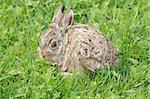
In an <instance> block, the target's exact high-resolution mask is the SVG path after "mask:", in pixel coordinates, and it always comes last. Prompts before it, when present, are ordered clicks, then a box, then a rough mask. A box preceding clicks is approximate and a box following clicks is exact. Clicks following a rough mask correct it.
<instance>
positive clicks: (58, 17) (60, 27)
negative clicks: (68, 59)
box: [38, 7, 73, 63]
mask: <svg viewBox="0 0 150 99" xmlns="http://www.w3.org/2000/svg"><path fill="white" fill-rule="evenodd" d="M63 11H64V7H60V8H58V9H57V10H56V11H55V13H54V16H53V19H52V24H51V26H50V28H49V29H48V30H47V31H46V32H44V33H43V35H42V36H41V38H40V42H39V48H38V51H39V55H40V56H41V57H42V58H45V59H46V60H52V61H54V62H57V63H58V61H60V60H61V59H60V58H62V56H63V55H60V54H61V51H62V46H63V41H64V35H65V31H66V29H67V27H68V26H70V25H71V23H72V19H73V11H72V10H71V9H70V10H68V11H67V12H66V13H65V14H63ZM64 49H65V48H64Z"/></svg>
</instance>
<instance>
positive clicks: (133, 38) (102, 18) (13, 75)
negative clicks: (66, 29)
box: [0, 0, 150, 99]
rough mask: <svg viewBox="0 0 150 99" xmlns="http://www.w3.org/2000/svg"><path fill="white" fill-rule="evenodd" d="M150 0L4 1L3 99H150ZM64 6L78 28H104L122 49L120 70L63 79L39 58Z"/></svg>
mask: <svg viewBox="0 0 150 99" xmlns="http://www.w3.org/2000/svg"><path fill="white" fill-rule="evenodd" d="M148 1H149V0H62V1H60V0H56V1H55V0H34V1H33V0H0V98H1V99H6V98H28V99H29V98H35V99H37V98H69V99H70V98H72V99H76V98H85V99H87V98H91V99H93V98H94V97H95V98H97V99H100V98H115V99H116V98H131V99H134V98H138V99H146V98H148V97H150V2H148ZM61 4H64V5H65V6H66V8H69V7H72V8H73V10H74V13H75V19H74V24H76V23H86V24H90V25H92V26H95V27H97V28H99V30H100V31H102V32H103V33H104V34H105V35H106V36H107V37H108V38H109V39H110V40H111V41H112V42H113V43H114V44H115V46H116V47H117V49H118V51H119V55H120V65H119V67H116V68H106V69H100V70H97V71H96V73H95V74H92V75H90V74H88V73H85V74H84V75H83V76H76V75H74V76H70V77H62V76H60V75H59V72H60V71H59V69H57V68H55V67H50V66H49V65H48V63H47V62H46V61H44V60H41V59H39V58H38V57H37V52H36V50H37V47H38V41H39V37H40V34H41V32H42V31H43V30H45V29H46V28H47V27H48V26H49V25H50V23H51V19H52V15H53V12H54V10H55V9H56V8H57V7H58V6H59V5H61Z"/></svg>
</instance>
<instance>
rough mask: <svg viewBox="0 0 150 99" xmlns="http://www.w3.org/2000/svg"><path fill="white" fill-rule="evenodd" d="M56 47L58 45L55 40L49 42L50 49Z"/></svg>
mask: <svg viewBox="0 0 150 99" xmlns="http://www.w3.org/2000/svg"><path fill="white" fill-rule="evenodd" d="M57 47H58V44H57V42H55V41H54V42H52V43H51V48H52V49H56V48H57Z"/></svg>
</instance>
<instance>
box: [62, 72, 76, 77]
mask: <svg viewBox="0 0 150 99" xmlns="http://www.w3.org/2000/svg"><path fill="white" fill-rule="evenodd" d="M72 75H73V74H72V73H70V72H62V73H61V76H66V77H67V76H72Z"/></svg>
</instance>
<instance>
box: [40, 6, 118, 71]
mask: <svg viewBox="0 0 150 99" xmlns="http://www.w3.org/2000/svg"><path fill="white" fill-rule="evenodd" d="M63 13H64V7H59V8H58V9H57V10H56V11H55V13H54V16H53V19H52V23H51V26H50V27H49V29H47V30H46V31H45V32H44V33H43V34H42V35H41V38H40V42H39V48H38V52H39V55H40V56H41V57H42V58H44V59H45V60H48V61H52V62H53V63H54V64H56V65H58V66H60V67H61V69H62V71H64V72H68V71H69V72H70V71H72V70H75V71H78V72H80V73H81V72H83V71H84V70H85V69H86V70H90V71H93V72H94V71H95V69H98V68H104V67H107V66H109V65H117V64H118V60H119V59H118V53H117V51H116V49H115V47H114V45H113V44H111V43H110V41H109V40H108V39H107V38H106V37H105V36H104V34H103V33H102V32H99V31H98V30H97V29H95V28H92V27H90V26H88V25H85V24H77V25H72V21H73V17H74V16H73V10H72V9H69V10H68V11H66V13H65V14H63Z"/></svg>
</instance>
